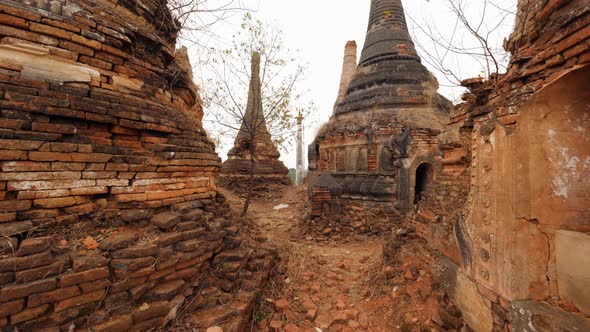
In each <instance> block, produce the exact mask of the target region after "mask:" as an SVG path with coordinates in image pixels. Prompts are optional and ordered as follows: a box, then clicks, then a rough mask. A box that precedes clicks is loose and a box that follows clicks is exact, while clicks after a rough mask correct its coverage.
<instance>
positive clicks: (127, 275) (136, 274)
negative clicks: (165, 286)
mask: <svg viewBox="0 0 590 332" xmlns="http://www.w3.org/2000/svg"><path fill="white" fill-rule="evenodd" d="M155 271H156V269H155V268H154V267H153V266H149V267H145V268H143V269H140V270H137V271H132V272H131V271H125V270H115V271H113V272H114V273H115V277H116V278H117V279H118V280H123V279H135V278H140V277H146V276H149V275H150V274H152V273H154V272H155Z"/></svg>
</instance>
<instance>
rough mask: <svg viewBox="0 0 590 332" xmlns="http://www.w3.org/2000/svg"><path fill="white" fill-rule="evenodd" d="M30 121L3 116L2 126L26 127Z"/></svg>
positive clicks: (0, 125) (0, 126)
mask: <svg viewBox="0 0 590 332" xmlns="http://www.w3.org/2000/svg"><path fill="white" fill-rule="evenodd" d="M28 123H29V122H28V121H25V120H17V119H7V118H2V119H0V128H10V129H24V128H25V127H26V125H27V124H28Z"/></svg>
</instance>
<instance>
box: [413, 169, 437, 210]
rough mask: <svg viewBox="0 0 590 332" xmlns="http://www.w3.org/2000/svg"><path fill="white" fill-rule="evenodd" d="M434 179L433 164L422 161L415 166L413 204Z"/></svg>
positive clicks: (419, 198)
mask: <svg viewBox="0 0 590 332" xmlns="http://www.w3.org/2000/svg"><path fill="white" fill-rule="evenodd" d="M433 180H434V166H432V165H431V164H429V163H423V164H420V166H418V168H416V186H415V188H414V204H417V203H418V202H419V201H420V200H421V199H422V194H423V193H424V190H425V189H426V187H427V186H428V185H429V184H431V183H432V181H433Z"/></svg>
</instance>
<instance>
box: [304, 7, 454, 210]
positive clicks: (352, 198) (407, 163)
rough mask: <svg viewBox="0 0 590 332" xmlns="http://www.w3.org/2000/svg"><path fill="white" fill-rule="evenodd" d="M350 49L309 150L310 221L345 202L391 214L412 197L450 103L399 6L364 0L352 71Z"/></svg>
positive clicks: (431, 159)
mask: <svg viewBox="0 0 590 332" xmlns="http://www.w3.org/2000/svg"><path fill="white" fill-rule="evenodd" d="M352 46H353V45H352V43H351V42H348V44H347V47H346V48H345V58H344V64H343V73H342V79H341V87H340V91H339V92H340V93H339V95H338V98H337V100H336V104H335V106H334V111H333V116H332V118H330V121H329V122H328V123H327V124H326V125H325V126H324V127H322V129H321V130H320V132H319V133H318V135H317V137H316V140H315V141H314V143H313V144H312V146H310V149H309V151H310V153H309V160H310V162H309V163H310V167H309V168H310V171H311V173H310V176H309V184H310V186H309V187H310V193H311V196H312V198H311V199H312V202H313V210H314V211H313V212H312V215H314V216H319V215H326V214H337V213H339V210H340V209H341V208H342V207H344V206H346V205H349V204H362V205H369V206H370V207H375V208H377V207H378V208H382V209H383V210H384V211H386V212H391V213H392V214H394V215H399V214H401V213H402V212H404V211H407V210H408V209H409V208H410V207H411V205H412V203H413V201H414V199H417V198H418V196H419V191H420V189H419V188H418V190H417V189H416V183H418V184H420V185H421V182H420V181H421V179H420V177H419V176H418V180H417V179H416V178H417V176H416V171H417V169H418V167H419V166H420V165H422V164H424V163H427V164H428V165H427V166H424V167H431V169H432V171H429V172H427V173H428V174H429V178H430V179H431V178H432V177H433V176H434V175H435V170H436V168H437V167H439V166H440V163H439V162H438V161H437V157H438V155H439V153H438V146H437V139H436V136H437V135H438V133H439V132H440V130H442V129H443V126H444V125H445V124H446V122H447V120H448V111H449V109H450V108H451V103H450V102H449V101H448V100H446V99H445V98H444V97H442V96H440V95H439V94H438V93H437V89H438V83H437V81H436V78H435V77H434V76H433V75H432V74H431V73H430V72H429V71H428V70H427V69H426V67H424V65H422V63H421V59H420V57H419V56H418V53H417V52H416V48H415V46H414V43H413V41H412V38H411V37H410V34H409V32H408V27H407V24H406V18H405V14H404V9H403V6H402V2H401V0H372V1H371V12H370V17H369V24H368V28H367V36H366V39H365V43H364V47H363V50H362V53H361V58H360V62H359V64H358V65H357V66H356V68H355V69H354V70H351V69H350V64H349V63H348V62H350V59H351V58H352V57H351V55H350V54H349V53H350V50H351V49H352ZM355 53H356V52H355ZM354 56H356V54H355V55H354ZM351 73H352V76H351V75H350V74H351ZM343 84H345V85H346V86H345V87H344V88H343V86H342V85H343ZM429 169H430V168H429ZM328 192H329V194H328Z"/></svg>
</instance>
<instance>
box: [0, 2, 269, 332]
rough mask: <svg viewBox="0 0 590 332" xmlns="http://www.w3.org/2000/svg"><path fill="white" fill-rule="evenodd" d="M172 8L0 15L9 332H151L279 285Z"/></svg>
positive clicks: (5, 10)
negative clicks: (233, 188)
mask: <svg viewBox="0 0 590 332" xmlns="http://www.w3.org/2000/svg"><path fill="white" fill-rule="evenodd" d="M165 8H166V2H165V1H163V0H153V1H143V2H141V3H139V2H123V1H111V0H99V1H85V0H79V1H74V2H71V1H67V2H66V1H51V2H49V1H36V2H31V1H3V2H2V4H0V138H1V139H0V169H1V171H2V172H1V173H0V235H2V237H3V238H2V240H0V250H1V253H2V254H3V256H2V258H0V327H3V328H4V329H6V330H12V329H15V328H18V329H19V330H21V331H31V330H37V329H40V328H49V330H50V331H58V330H60V329H61V330H67V329H68V328H69V327H70V326H74V328H77V329H81V328H86V327H91V328H92V330H94V331H123V330H129V329H131V327H132V326H133V327H134V328H135V329H137V330H147V329H149V328H152V327H154V326H160V325H164V324H166V323H168V322H169V321H170V320H171V319H174V318H175V317H176V313H178V310H179V308H180V307H186V305H187V303H188V301H189V300H191V301H192V303H196V304H193V307H192V310H197V309H207V308H209V307H210V304H209V303H213V304H215V303H216V302H215V301H214V300H211V301H210V302H209V303H205V304H203V302H206V301H204V297H203V295H202V291H203V290H208V293H209V294H212V295H211V296H213V297H217V296H218V294H217V293H216V291H227V292H229V291H235V290H237V289H243V290H250V291H251V290H254V289H256V287H258V286H260V284H261V283H262V282H263V281H264V279H265V278H266V277H267V276H268V272H262V271H268V269H269V268H270V266H271V265H272V261H271V262H270V263H265V264H263V263H264V261H265V259H266V257H267V256H268V253H269V251H267V249H265V248H267V247H266V246H265V245H262V244H259V243H258V244H257V243H256V242H255V241H250V242H248V241H247V237H246V236H245V235H244V234H242V232H241V230H240V228H238V227H237V226H235V225H234V224H233V222H232V221H231V214H230V213H229V210H228V208H227V206H226V205H225V204H224V199H223V197H221V196H219V195H217V192H216V189H215V185H214V180H215V177H216V174H217V171H218V169H219V166H220V160H219V158H218V156H217V155H216V153H215V148H214V145H213V144H212V143H211V141H210V140H209V139H208V138H207V137H206V134H205V131H204V130H203V128H202V126H201V124H200V121H201V116H202V109H201V105H200V99H199V95H198V89H197V87H196V86H195V85H194V84H193V83H192V81H191V74H190V70H191V69H190V66H189V65H187V63H188V62H187V55H186V50H182V49H181V50H175V49H174V47H175V40H176V35H177V33H178V31H177V29H175V28H173V27H172V26H173V24H172V17H171V15H170V13H169V12H168V11H167V9H165ZM248 243H250V244H248ZM255 247H256V248H255ZM246 248H250V249H246ZM270 256H271V257H272V255H270ZM250 295H251V294H250ZM246 297H247V296H246ZM246 314H247V313H246ZM195 324H196V325H194V326H198V324H199V322H196V323H195ZM205 327H207V326H205Z"/></svg>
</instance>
